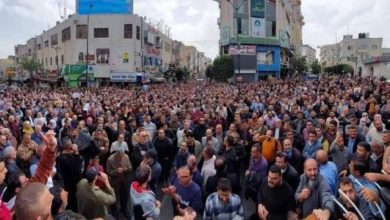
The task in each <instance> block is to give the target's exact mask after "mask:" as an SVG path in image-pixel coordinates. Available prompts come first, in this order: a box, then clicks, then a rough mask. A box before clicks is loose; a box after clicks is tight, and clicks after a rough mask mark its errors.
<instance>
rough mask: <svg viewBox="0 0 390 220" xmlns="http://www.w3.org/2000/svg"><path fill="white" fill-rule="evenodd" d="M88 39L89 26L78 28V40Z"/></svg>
mask: <svg viewBox="0 0 390 220" xmlns="http://www.w3.org/2000/svg"><path fill="white" fill-rule="evenodd" d="M87 37H88V25H84V24H83V25H77V26H76V39H87Z"/></svg>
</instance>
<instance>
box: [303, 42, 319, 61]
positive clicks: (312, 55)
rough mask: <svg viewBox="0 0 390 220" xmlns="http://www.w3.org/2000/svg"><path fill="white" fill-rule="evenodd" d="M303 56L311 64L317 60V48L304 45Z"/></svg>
mask: <svg viewBox="0 0 390 220" xmlns="http://www.w3.org/2000/svg"><path fill="white" fill-rule="evenodd" d="M302 56H303V57H305V58H306V63H307V65H308V66H310V65H311V64H312V63H313V62H314V61H315V60H316V50H315V49H314V48H313V47H311V46H310V45H307V44H304V45H303V46H302Z"/></svg>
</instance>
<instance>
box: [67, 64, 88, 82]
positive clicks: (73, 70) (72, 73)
mask: <svg viewBox="0 0 390 220" xmlns="http://www.w3.org/2000/svg"><path fill="white" fill-rule="evenodd" d="M86 67H87V66H86V65H85V64H74V65H66V66H65V68H64V73H65V76H64V78H65V81H66V82H67V86H68V87H77V86H79V85H80V83H81V82H86V81H89V82H91V81H94V80H95V77H94V75H95V74H94V66H93V65H89V66H88V80H86V79H85V78H86V75H85V74H86V72H87V71H86Z"/></svg>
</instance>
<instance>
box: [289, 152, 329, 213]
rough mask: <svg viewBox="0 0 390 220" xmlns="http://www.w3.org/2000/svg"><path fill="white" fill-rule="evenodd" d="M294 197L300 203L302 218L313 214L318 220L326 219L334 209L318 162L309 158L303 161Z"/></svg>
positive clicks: (327, 185)
mask: <svg viewBox="0 0 390 220" xmlns="http://www.w3.org/2000/svg"><path fill="white" fill-rule="evenodd" d="M303 168H304V174H302V176H301V178H300V183H299V186H298V189H297V191H296V193H295V199H296V200H297V202H298V203H300V204H302V218H306V217H307V216H308V215H310V214H312V213H313V214H314V215H315V216H316V217H317V219H319V220H327V219H329V218H330V216H331V215H332V213H333V211H334V203H333V200H332V191H331V189H330V187H329V184H328V183H327V182H326V180H325V179H324V178H323V177H322V176H321V175H319V169H318V163H317V161H316V160H314V159H312V158H309V159H307V160H306V161H305V163H304V167H303Z"/></svg>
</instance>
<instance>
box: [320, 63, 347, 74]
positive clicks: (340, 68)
mask: <svg viewBox="0 0 390 220" xmlns="http://www.w3.org/2000/svg"><path fill="white" fill-rule="evenodd" d="M324 70H325V72H328V73H333V74H339V75H341V74H347V73H353V67H352V66H351V65H348V64H337V65H334V66H329V67H326V68H325V69H324Z"/></svg>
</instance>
